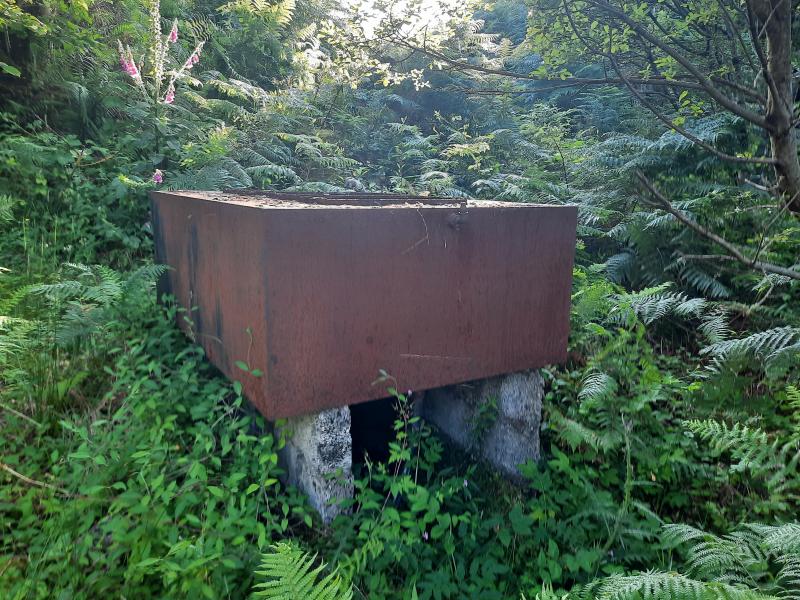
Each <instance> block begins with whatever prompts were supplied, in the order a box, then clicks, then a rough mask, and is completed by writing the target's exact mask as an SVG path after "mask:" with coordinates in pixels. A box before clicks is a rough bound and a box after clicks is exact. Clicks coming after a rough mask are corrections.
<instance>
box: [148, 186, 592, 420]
mask: <svg viewBox="0 0 800 600" xmlns="http://www.w3.org/2000/svg"><path fill="white" fill-rule="evenodd" d="M151 197H152V209H153V226H154V233H155V241H156V255H157V260H158V261H159V262H162V263H165V264H167V265H169V266H170V267H171V269H170V270H169V272H168V274H167V275H166V276H165V277H164V278H163V280H162V282H161V285H160V291H161V292H167V293H170V294H172V295H174V297H175V299H176V300H177V302H178V304H179V305H180V306H182V307H184V308H185V309H187V312H186V313H185V316H188V317H190V318H189V319H186V318H184V317H181V318H180V319H179V323H180V325H181V326H182V327H183V328H184V329H187V330H188V329H191V330H192V335H193V336H194V338H195V339H196V340H197V342H198V343H199V344H201V345H202V346H203V348H204V349H205V351H206V353H207V355H208V358H209V359H210V360H211V362H212V363H213V364H215V365H216V366H217V367H218V368H219V369H220V370H222V371H223V372H224V373H225V374H226V375H228V376H229V377H231V378H233V379H236V380H239V381H241V382H242V384H243V387H244V391H245V394H246V396H247V397H248V398H249V399H250V400H251V401H252V402H253V403H254V404H255V405H256V407H257V408H258V409H259V410H260V411H261V413H262V414H263V415H264V416H265V417H267V418H268V419H277V418H282V417H289V416H295V415H300V414H307V413H311V412H316V411H320V410H323V409H326V408H332V407H337V406H344V405H349V404H355V403H358V402H363V401H366V400H371V399H375V398H380V397H383V396H385V395H386V390H385V387H384V386H383V385H373V382H374V380H375V379H376V377H377V376H378V373H379V370H380V369H384V370H386V371H387V372H389V373H391V374H392V375H393V376H394V377H396V378H397V380H398V385H399V386H400V388H401V389H402V390H405V389H414V390H423V389H430V388H435V387H440V386H444V385H450V384H454V383H459V382H463V381H469V380H473V379H479V378H483V377H489V376H492V375H497V374H501V373H508V372H512V371H519V370H522V369H527V368H535V367H541V366H543V365H546V364H549V363H555V362H559V361H562V360H564V358H565V354H566V345H567V336H568V333H569V304H570V291H571V282H572V265H573V257H574V251H575V228H576V219H577V211H576V208H575V207H565V206H549V205H532V204H519V203H507V202H493V201H483V200H470V201H469V202H468V203H467V204H466V205H464V204H463V203H461V202H460V201H459V200H457V199H446V198H429V197H409V196H400V195H391V194H355V193H354V194H302V193H295V194H290V193H279V192H258V193H255V192H236V193H221V192H195V191H179V192H152V193H151ZM239 361H241V363H245V364H247V365H248V366H249V368H250V369H251V370H252V369H255V370H257V371H260V372H261V374H259V373H258V372H257V376H253V375H251V374H249V373H247V372H245V371H244V370H242V369H241V368H239V367H238V366H237V365H236V363H237V362H239Z"/></svg>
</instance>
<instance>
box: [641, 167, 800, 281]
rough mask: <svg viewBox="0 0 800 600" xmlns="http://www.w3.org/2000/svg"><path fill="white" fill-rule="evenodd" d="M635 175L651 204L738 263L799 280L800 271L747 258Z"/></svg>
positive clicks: (649, 182) (649, 183)
mask: <svg viewBox="0 0 800 600" xmlns="http://www.w3.org/2000/svg"><path fill="white" fill-rule="evenodd" d="M636 177H637V179H639V181H640V182H641V183H642V185H644V187H645V189H646V190H647V191H648V192H649V193H650V196H651V197H652V201H651V202H650V203H651V204H653V205H655V206H657V207H658V208H660V209H661V210H663V211H665V212H668V213H669V214H671V215H672V216H673V217H675V218H676V219H677V220H678V221H680V222H681V223H683V224H684V225H686V226H687V227H688V228H689V229H691V230H693V231H694V232H696V233H698V234H699V235H701V236H703V237H704V238H706V239H707V240H710V241H712V242H714V243H715V244H717V245H718V246H720V247H722V248H724V249H725V251H726V252H727V253H728V254H729V255H730V256H731V257H732V259H734V260H737V261H739V262H740V263H742V264H743V265H745V266H746V267H748V268H750V269H753V270H756V271H761V272H762V273H775V274H776V275H783V276H785V277H789V278H791V279H795V280H798V281H800V271H796V270H794V269H789V268H786V267H781V266H779V265H773V264H772V263H767V262H763V261H760V260H756V259H751V258H748V257H747V256H745V255H744V254H743V253H742V252H741V250H739V249H738V248H737V247H736V246H735V245H734V244H732V243H731V242H729V241H728V240H726V239H725V238H723V237H721V236H719V235H717V234H716V233H714V232H713V231H710V230H708V229H706V228H705V227H703V226H702V225H700V224H699V223H697V222H695V221H693V220H692V219H690V218H689V217H687V216H686V215H685V214H683V213H682V212H681V211H680V210H678V209H677V208H675V207H674V206H673V205H672V202H670V201H669V200H668V199H667V198H666V196H664V195H663V194H662V193H661V192H660V191H659V190H658V189H656V187H655V186H654V185H653V183H652V182H651V181H650V180H649V179H648V178H647V177H645V175H644V173H642V172H641V171H637V172H636ZM701 256H710V255H701ZM728 260H730V259H728Z"/></svg>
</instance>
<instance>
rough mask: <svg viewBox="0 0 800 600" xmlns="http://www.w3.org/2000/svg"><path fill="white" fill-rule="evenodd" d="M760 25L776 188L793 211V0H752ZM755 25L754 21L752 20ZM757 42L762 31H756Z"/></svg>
mask: <svg viewBox="0 0 800 600" xmlns="http://www.w3.org/2000/svg"><path fill="white" fill-rule="evenodd" d="M750 6H751V8H752V11H753V13H754V16H755V17H757V19H758V21H759V23H758V27H760V28H761V30H763V32H764V35H765V37H766V40H767V52H766V57H764V56H763V55H762V57H760V58H761V59H762V62H764V63H765V64H764V67H765V68H764V78H765V79H766V81H767V106H766V114H765V117H766V122H767V130H768V132H769V138H770V146H771V150H772V157H773V158H774V159H775V160H776V161H777V162H776V163H775V167H774V168H775V176H776V181H775V191H776V193H777V194H778V195H779V196H780V197H781V198H782V200H783V202H785V203H786V204H787V205H788V208H789V210H791V211H792V212H800V160H798V157H797V135H796V134H795V128H794V123H793V121H794V90H793V89H792V87H793V86H792V0H751V2H750ZM753 25H755V24H753ZM753 33H755V35H754V39H753V43H754V44H757V45H758V44H759V39H758V38H759V37H760V36H759V35H758V34H759V33H761V31H754V32H753Z"/></svg>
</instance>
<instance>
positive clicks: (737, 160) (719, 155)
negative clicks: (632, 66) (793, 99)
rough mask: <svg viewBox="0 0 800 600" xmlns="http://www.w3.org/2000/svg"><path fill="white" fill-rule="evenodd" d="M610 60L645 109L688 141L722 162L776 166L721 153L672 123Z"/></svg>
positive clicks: (770, 160) (760, 159)
mask: <svg viewBox="0 0 800 600" xmlns="http://www.w3.org/2000/svg"><path fill="white" fill-rule="evenodd" d="M608 58H609V60H610V61H611V64H612V65H613V66H614V70H615V71H616V72H617V74H618V75H619V76H620V78H621V79H622V80H623V81H624V82H625V85H627V86H628V89H629V90H630V92H631V94H633V95H634V96H635V97H636V98H637V99H638V100H639V102H641V103H642V105H643V106H644V107H645V108H647V109H648V110H649V111H650V112H651V113H653V115H655V117H656V118H657V119H658V120H659V121H661V122H662V123H664V124H665V125H666V126H667V127H669V128H670V129H672V130H673V131H675V132H677V133H679V134H680V135H682V136H683V137H685V138H686V139H687V140H689V141H691V142H692V143H693V144H696V145H698V146H700V147H701V148H703V149H704V150H707V151H708V152H711V153H712V154H713V155H714V156H716V157H717V158H721V159H722V160H726V161H728V162H732V163H751V164H752V163H755V164H767V165H773V164H775V162H776V161H775V159H774V158H769V157H765V156H760V157H753V158H749V157H744V156H733V155H732V154H727V153H725V152H721V151H720V150H717V149H716V148H715V147H714V146H712V145H711V144H709V143H708V142H704V141H703V140H701V139H700V138H699V137H697V136H696V135H694V134H693V133H691V132H690V131H687V130H686V129H684V128H683V127H681V126H680V125H676V124H675V123H674V122H673V121H672V119H669V118H668V117H666V116H664V115H663V114H661V112H659V110H658V109H657V108H656V107H655V106H653V105H652V104H651V103H650V101H648V100H647V99H646V98H645V97H644V96H643V95H642V94H640V93H639V91H638V90H637V89H636V88H635V87H633V85H631V84H630V83H629V82H628V81H627V80H626V79H625V76H624V75H623V74H622V71H621V70H620V68H619V65H618V64H617V61H616V59H615V58H614V55H613V54H608Z"/></svg>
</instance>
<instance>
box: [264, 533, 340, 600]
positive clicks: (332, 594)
mask: <svg viewBox="0 0 800 600" xmlns="http://www.w3.org/2000/svg"><path fill="white" fill-rule="evenodd" d="M315 560H316V556H309V555H308V554H305V553H303V552H302V551H300V550H299V549H297V548H296V547H295V546H294V545H292V544H291V543H287V542H279V543H278V544H275V545H274V546H272V552H271V553H268V554H264V555H263V556H262V558H261V569H260V570H258V571H256V574H257V575H260V576H261V577H263V578H265V579H266V581H263V582H261V583H257V584H256V585H255V586H254V590H255V591H254V593H253V596H254V597H255V598H272V599H275V600H285V599H288V598H303V599H307V600H351V598H352V597H353V591H352V589H351V588H350V587H349V586H348V585H346V584H345V582H343V581H342V579H341V577H340V576H339V575H338V574H337V573H336V571H333V572H331V573H328V574H327V575H325V576H324V577H323V578H322V579H318V577H319V575H320V574H321V573H322V572H323V571H324V570H325V564H324V563H322V564H320V565H319V566H317V567H314V562H315Z"/></svg>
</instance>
